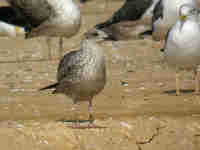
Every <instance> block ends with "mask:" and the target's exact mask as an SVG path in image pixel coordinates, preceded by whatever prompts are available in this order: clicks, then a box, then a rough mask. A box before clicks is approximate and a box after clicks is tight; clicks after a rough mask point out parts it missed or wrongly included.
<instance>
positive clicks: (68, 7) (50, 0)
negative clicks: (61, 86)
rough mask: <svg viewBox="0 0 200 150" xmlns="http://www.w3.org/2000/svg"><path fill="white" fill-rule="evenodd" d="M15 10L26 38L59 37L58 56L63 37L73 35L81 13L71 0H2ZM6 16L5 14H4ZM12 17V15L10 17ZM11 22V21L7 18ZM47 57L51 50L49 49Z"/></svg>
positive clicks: (76, 29) (77, 27) (77, 29)
mask: <svg viewBox="0 0 200 150" xmlns="http://www.w3.org/2000/svg"><path fill="white" fill-rule="evenodd" d="M4 1H7V3H8V4H9V5H10V7H11V8H13V9H14V11H15V12H16V15H15V16H16V18H15V20H21V21H22V20H23V24H21V25H23V27H24V28H25V31H26V38H33V37H38V36H47V37H48V38H47V44H48V47H49V49H50V46H49V44H50V43H49V42H50V38H49V37H60V40H59V49H60V57H61V56H62V51H63V37H66V38H69V37H72V36H73V35H75V34H76V33H77V32H78V31H79V29H80V25H81V14H80V10H79V8H78V7H77V5H76V4H75V3H74V2H73V0H4ZM5 17H6V16H5ZM11 18H12V19H14V18H13V17H11ZM8 23H11V24H12V21H9V20H8ZM49 58H50V59H51V58H52V56H51V52H50V50H49Z"/></svg>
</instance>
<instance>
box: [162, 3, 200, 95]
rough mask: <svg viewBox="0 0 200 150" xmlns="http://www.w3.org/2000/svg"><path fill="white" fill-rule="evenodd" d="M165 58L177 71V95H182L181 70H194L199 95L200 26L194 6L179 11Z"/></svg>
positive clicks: (166, 42)
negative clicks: (180, 84)
mask: <svg viewBox="0 0 200 150" xmlns="http://www.w3.org/2000/svg"><path fill="white" fill-rule="evenodd" d="M164 57H165V60H166V62H167V63H168V64H169V65H170V66H173V67H175V69H176V95H180V86H179V83H180V82H179V73H180V70H182V69H184V70H193V71H194V77H195V92H196V93H199V80H198V77H197V67H198V65H200V25H199V10H198V9H197V8H196V7H194V6H193V5H189V4H184V5H182V6H181V7H180V10H179V20H178V21H177V22H176V24H175V25H174V26H172V28H171V29H170V30H169V31H168V34H167V37H166V40H165V46H164Z"/></svg>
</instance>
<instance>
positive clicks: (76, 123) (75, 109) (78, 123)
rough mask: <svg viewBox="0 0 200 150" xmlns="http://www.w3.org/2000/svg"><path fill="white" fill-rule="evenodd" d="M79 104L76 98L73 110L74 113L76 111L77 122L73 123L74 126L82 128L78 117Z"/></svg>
mask: <svg viewBox="0 0 200 150" xmlns="http://www.w3.org/2000/svg"><path fill="white" fill-rule="evenodd" d="M77 108H78V104H77V101H75V100H74V102H73V107H72V110H73V113H74V117H73V118H74V119H75V122H73V125H72V128H80V122H79V119H78V114H79V113H78V109H77Z"/></svg>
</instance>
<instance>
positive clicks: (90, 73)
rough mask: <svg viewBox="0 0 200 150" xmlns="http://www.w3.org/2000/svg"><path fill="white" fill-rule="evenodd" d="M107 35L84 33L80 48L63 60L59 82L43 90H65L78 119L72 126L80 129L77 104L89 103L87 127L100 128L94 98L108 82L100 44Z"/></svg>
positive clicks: (94, 31) (59, 68)
mask: <svg viewBox="0 0 200 150" xmlns="http://www.w3.org/2000/svg"><path fill="white" fill-rule="evenodd" d="M105 38H107V35H106V34H105V33H104V32H102V31H100V30H99V31H98V30H90V31H89V32H87V33H86V34H85V39H84V40H83V41H82V44H81V49H80V50H77V51H72V52H69V53H67V54H66V55H65V56H64V58H63V59H62V60H61V61H60V64H59V66H58V72H57V83H55V84H53V85H50V86H47V87H45V88H42V89H40V90H46V89H51V88H52V89H55V90H54V91H53V93H63V94H65V95H66V96H68V97H70V98H72V100H73V111H74V112H75V120H76V122H75V123H74V124H73V126H72V127H74V128H80V124H79V121H78V118H77V103H79V102H83V101H88V102H89V113H90V115H89V121H90V123H89V124H88V128H94V127H98V126H96V125H95V124H93V121H94V116H93V110H92V100H93V98H94V96H96V95H97V94H98V93H100V92H101V91H102V90H103V88H104V85H105V83H106V68H105V63H104V51H103V49H102V47H100V46H99V43H100V42H102V41H103V40H104V39H105Z"/></svg>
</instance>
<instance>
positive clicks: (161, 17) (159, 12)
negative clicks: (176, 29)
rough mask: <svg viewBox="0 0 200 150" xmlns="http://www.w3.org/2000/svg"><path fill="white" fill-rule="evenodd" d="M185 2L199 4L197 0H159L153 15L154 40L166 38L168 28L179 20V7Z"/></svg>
mask: <svg viewBox="0 0 200 150" xmlns="http://www.w3.org/2000/svg"><path fill="white" fill-rule="evenodd" d="M183 4H190V5H193V6H195V7H196V6H197V2H196V0H159V2H158V3H157V4H156V6H155V8H154V10H153V17H152V30H153V39H154V40H162V39H164V37H165V35H166V32H167V31H168V29H169V28H170V27H172V26H173V25H174V24H175V23H176V21H177V20H178V17H179V9H180V7H181V6H182V5H183Z"/></svg>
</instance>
